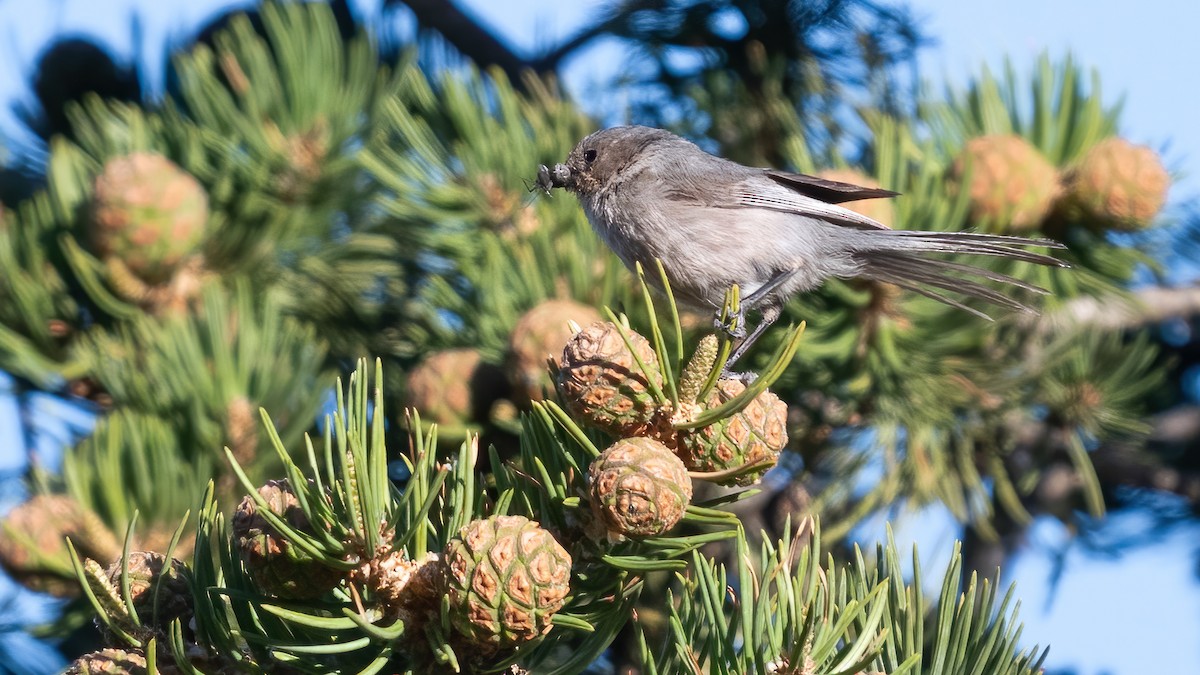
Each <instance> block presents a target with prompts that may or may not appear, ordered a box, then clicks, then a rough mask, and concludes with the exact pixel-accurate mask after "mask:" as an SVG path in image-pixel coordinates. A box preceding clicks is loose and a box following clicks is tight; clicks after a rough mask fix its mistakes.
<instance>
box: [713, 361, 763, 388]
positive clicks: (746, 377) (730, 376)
mask: <svg viewBox="0 0 1200 675" xmlns="http://www.w3.org/2000/svg"><path fill="white" fill-rule="evenodd" d="M719 379H722V380H736V381H738V382H741V383H742V384H743V385H745V386H747V387H749V386H750V385H752V384H754V381H755V380H757V379H758V373H752V372H750V371H745V372H740V373H739V372H734V371H731V370H729V367H728V366H726V367H725V369H724V370H722V371H721V377H720V378H719Z"/></svg>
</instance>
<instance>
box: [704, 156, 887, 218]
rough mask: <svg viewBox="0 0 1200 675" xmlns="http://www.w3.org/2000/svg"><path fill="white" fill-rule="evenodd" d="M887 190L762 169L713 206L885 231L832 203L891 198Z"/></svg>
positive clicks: (860, 215)
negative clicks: (754, 209)
mask: <svg viewBox="0 0 1200 675" xmlns="http://www.w3.org/2000/svg"><path fill="white" fill-rule="evenodd" d="M895 194H897V193H895V192H892V191H890V190H879V189H873V188H864V187H859V186H857V185H852V184H850V183H840V182H838V181H832V180H825V179H823V178H816V177H814V176H805V175H803V174H793V173H784V172H781V171H774V170H771V169H765V170H762V171H761V172H755V173H754V174H752V175H749V176H747V177H746V179H745V180H743V181H741V182H739V183H737V184H736V185H735V189H734V190H733V191H732V193H731V194H729V195H728V196H727V197H726V198H725V199H723V200H721V201H720V202H718V203H714V204H712V205H713V206H720V207H725V208H760V209H771V210H772V211H783V212H786V213H794V214H796V215H799V216H808V217H810V218H820V219H821V220H825V221H827V222H830V223H836V224H838V225H844V226H846V227H853V228H857V229H860V230H886V229H889V228H888V227H887V226H886V225H883V224H882V223H879V222H877V221H875V220H873V219H871V218H868V217H866V216H864V215H862V214H860V213H856V212H854V211H851V210H850V209H848V208H846V207H844V206H838V205H837V203H836V202H845V201H851V200H855V199H870V198H873V197H891V196H893V195H895Z"/></svg>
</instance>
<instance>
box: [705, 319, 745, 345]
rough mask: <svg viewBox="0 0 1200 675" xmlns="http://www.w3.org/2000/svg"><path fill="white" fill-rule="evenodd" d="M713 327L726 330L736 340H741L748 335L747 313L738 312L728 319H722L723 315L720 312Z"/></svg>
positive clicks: (714, 320)
mask: <svg viewBox="0 0 1200 675" xmlns="http://www.w3.org/2000/svg"><path fill="white" fill-rule="evenodd" d="M713 328H715V329H717V330H719V331H724V333H725V334H726V335H728V336H729V337H731V338H733V339H734V340H741V339H742V338H745V337H746V335H747V333H746V315H745V313H743V312H737V313H736V314H732V315H730V317H729V320H728V321H722V320H721V315H720V314H718V315H717V316H716V318H714V319H713Z"/></svg>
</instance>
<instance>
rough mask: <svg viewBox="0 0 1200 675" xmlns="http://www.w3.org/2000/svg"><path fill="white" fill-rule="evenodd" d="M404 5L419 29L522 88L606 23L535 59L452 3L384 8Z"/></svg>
mask: <svg viewBox="0 0 1200 675" xmlns="http://www.w3.org/2000/svg"><path fill="white" fill-rule="evenodd" d="M401 4H402V5H405V6H406V7H408V8H409V9H410V10H412V13H413V15H414V16H415V17H416V19H417V23H418V25H420V26H421V27H422V28H431V29H433V30H435V31H437V32H438V33H439V34H441V36H442V37H443V38H444V39H445V40H446V42H449V43H450V44H451V45H452V46H453V47H454V48H455V49H456V50H458V52H459V53H460V54H462V55H463V56H466V57H467V58H469V59H471V60H472V61H474V62H475V63H476V64H478V65H479V66H481V67H485V68H486V67H490V66H495V67H498V68H500V69H501V70H503V71H504V74H505V75H507V76H508V79H509V80H510V81H511V82H512V83H513V84H514V85H516V86H518V87H520V86H521V81H522V79H521V77H522V74H523V73H524V72H525V71H527V70H531V71H533V72H534V73H537V74H539V75H541V74H545V73H550V72H553V71H555V70H556V69H557V68H558V65H559V63H561V62H562V61H563V59H565V58H566V57H567V56H569V55H570V54H571V53H572V52H574V51H575V50H577V49H579V48H581V47H583V46H584V45H585V44H587V43H588V42H590V41H591V40H592V39H593V38H595V37H597V36H599V35H601V34H603V33H604V32H606V31H607V30H608V22H607V21H599V22H597V23H596V24H595V25H592V26H588V27H586V28H584V29H583V30H580V31H579V32H577V33H576V34H575V35H573V36H572V37H570V38H568V39H567V40H565V41H564V42H563V43H562V44H560V45H558V46H557V47H555V48H553V49H550V50H548V51H547V52H546V53H544V54H542V55H541V56H537V57H524V56H521V55H520V54H518V53H517V51H516V50H514V49H513V48H512V47H511V46H509V45H508V44H507V43H505V42H504V41H503V40H501V39H500V38H499V37H497V36H496V35H495V34H494V33H493V31H492V30H491V29H490V28H488V27H486V26H484V25H483V24H482V23H480V22H479V21H478V20H477V19H476V18H475V17H473V16H471V15H470V14H469V13H468V12H466V11H464V10H463V9H462V8H460V7H459V6H458V5H456V4H455V3H454V2H453V0H387V1H386V2H385V5H401Z"/></svg>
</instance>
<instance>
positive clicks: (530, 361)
mask: <svg viewBox="0 0 1200 675" xmlns="http://www.w3.org/2000/svg"><path fill="white" fill-rule="evenodd" d="M600 320H601V318H600V312H597V311H596V309H595V308H594V307H591V306H589V305H585V304H582V303H579V302H575V301H574V300H547V301H545V302H542V303H541V304H539V305H537V306H535V307H534V308H533V309H531V310H529V311H528V312H525V314H523V315H521V318H520V319H517V323H516V324H515V325H514V326H513V330H512V335H511V337H509V341H508V353H509V359H508V374H509V379H510V381H511V382H512V384H513V387H514V388H515V390H516V392H515V394H516V396H517V397H518V401H517V402H518V403H524V402H526V401H540V400H542V399H543V398H544V395H543V394H544V392H545V391H546V390H547V389H550V388H552V387H553V386H554V383H553V382H551V380H550V374H549V372H548V370H547V367H546V361H547V360H548V359H550V360H553V361H554V365H555V367H558V366H559V365H560V364H561V360H560V359H561V357H562V353H563V345H565V344H567V341H568V340H570V339H571V328H570V326H569V322H571V321H574V322H575V323H576V324H578V325H580V326H587V325H589V324H592V323H596V322H597V321H600Z"/></svg>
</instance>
